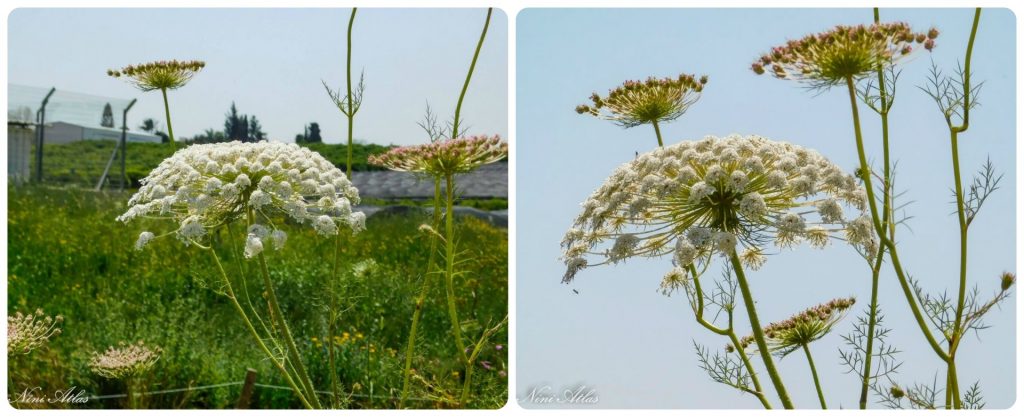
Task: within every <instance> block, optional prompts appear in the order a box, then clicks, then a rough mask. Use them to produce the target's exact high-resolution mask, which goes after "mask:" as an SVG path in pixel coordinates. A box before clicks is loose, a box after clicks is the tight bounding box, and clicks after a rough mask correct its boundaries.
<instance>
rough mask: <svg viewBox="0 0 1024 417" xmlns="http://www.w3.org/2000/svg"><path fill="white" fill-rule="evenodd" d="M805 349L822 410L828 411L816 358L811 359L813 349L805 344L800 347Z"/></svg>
mask: <svg viewBox="0 0 1024 417" xmlns="http://www.w3.org/2000/svg"><path fill="white" fill-rule="evenodd" d="M800 346H801V347H802V348H803V349H804V353H805V354H806V355H807V364H808V365H810V367H811V376H812V377H814V389H815V390H817V391H818V401H819V402H820V403H821V409H822V410H827V409H828V406H827V405H826V404H825V394H824V393H822V391H821V381H819V380H818V369H817V368H815V367H814V358H812V357H811V349H810V348H808V347H807V344H806V343H804V344H802V345H800Z"/></svg>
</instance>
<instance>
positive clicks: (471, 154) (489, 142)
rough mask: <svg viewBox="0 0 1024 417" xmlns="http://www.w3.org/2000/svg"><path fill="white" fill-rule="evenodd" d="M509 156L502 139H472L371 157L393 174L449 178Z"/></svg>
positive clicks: (391, 151) (459, 139) (444, 142)
mask: <svg viewBox="0 0 1024 417" xmlns="http://www.w3.org/2000/svg"><path fill="white" fill-rule="evenodd" d="M506 156H508V143H506V142H503V141H502V140H501V137H499V136H497V135H495V136H491V137H488V136H470V137H465V138H456V139H450V140H442V141H436V142H431V143H425V144H422V145H413V146H403V147H398V148H392V149H391V150H389V151H387V152H385V153H382V154H378V155H371V156H370V158H369V162H370V163H371V164H374V165H378V166H382V167H385V168H387V169H390V170H392V171H403V172H414V173H422V174H427V175H431V176H445V175H453V174H459V173H464V172H469V171H472V170H474V169H477V168H479V167H480V166H481V165H485V164H489V163H492V162H497V161H500V160H501V159H503V158H505V157H506Z"/></svg>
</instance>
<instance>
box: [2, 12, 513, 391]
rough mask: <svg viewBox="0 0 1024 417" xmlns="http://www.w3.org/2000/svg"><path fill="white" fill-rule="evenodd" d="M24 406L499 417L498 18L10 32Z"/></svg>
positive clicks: (10, 227) (16, 24)
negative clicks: (439, 412) (448, 412)
mask: <svg viewBox="0 0 1024 417" xmlns="http://www.w3.org/2000/svg"><path fill="white" fill-rule="evenodd" d="M7 26H8V32H7V35H8V44H7V49H8V53H7V60H6V62H7V64H6V65H7V74H8V77H7V104H8V106H7V107H8V112H7V137H8V141H7V142H8V144H7V152H8V157H7V161H8V164H7V174H6V175H7V179H8V181H7V182H6V184H7V193H6V198H7V232H8V235H7V236H8V237H7V270H8V274H7V297H6V302H7V316H8V317H7V326H8V332H7V346H8V353H7V387H8V389H7V397H8V401H9V405H8V406H9V407H13V408H16V409H39V408H59V409H227V408H252V409H328V408H333V409H339V408H341V409H350V408H351V409H354V408H364V409H365V408H370V409H403V408H412V409H451V408H475V409H496V408H501V407H503V406H504V405H505V403H506V402H507V399H508V397H509V395H508V372H509V370H508V351H509V347H508V340H509V330H508V255H509V250H508V230H507V222H508V195H509V190H508V162H509V161H508V153H509V152H508V150H509V143H508V126H509V123H508V64H507V57H508V19H507V16H506V14H505V13H504V12H503V11H501V10H500V9H487V8H477V9H469V8H467V9H373V8H367V9H363V8H359V9H110V8H107V9H16V10H14V11H13V12H12V13H10V14H9V15H8V16H7Z"/></svg>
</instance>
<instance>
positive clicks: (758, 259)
mask: <svg viewBox="0 0 1024 417" xmlns="http://www.w3.org/2000/svg"><path fill="white" fill-rule="evenodd" d="M767 260H768V258H767V257H765V256H764V253H763V252H761V248H758V247H751V248H747V249H745V250H744V251H743V252H742V253H740V261H741V262H743V266H745V267H747V268H749V269H750V270H752V271H757V270H758V269H761V267H762V266H764V263H765V261H767Z"/></svg>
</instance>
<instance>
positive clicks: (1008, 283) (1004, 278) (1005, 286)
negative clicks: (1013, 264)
mask: <svg viewBox="0 0 1024 417" xmlns="http://www.w3.org/2000/svg"><path fill="white" fill-rule="evenodd" d="M1016 282H1017V274H1014V273H1013V272H1003V274H1002V275H1000V276H999V287H1000V288H1002V290H1003V291H1007V290H1009V289H1010V287H1012V286H1013V284H1015V283H1016Z"/></svg>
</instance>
